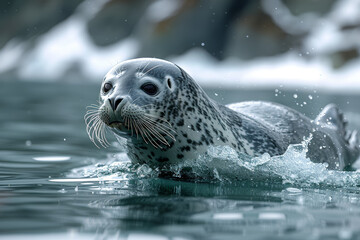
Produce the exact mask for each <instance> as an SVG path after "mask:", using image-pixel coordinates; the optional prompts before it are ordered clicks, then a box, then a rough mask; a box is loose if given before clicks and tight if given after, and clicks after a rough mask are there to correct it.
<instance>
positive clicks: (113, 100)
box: [109, 96, 124, 111]
mask: <svg viewBox="0 0 360 240" xmlns="http://www.w3.org/2000/svg"><path fill="white" fill-rule="evenodd" d="M123 99H124V98H122V97H119V96H116V97H115V98H109V102H110V106H111V108H112V110H113V111H115V110H116V109H117V107H118V106H119V104H120V103H121V102H122V100H123Z"/></svg>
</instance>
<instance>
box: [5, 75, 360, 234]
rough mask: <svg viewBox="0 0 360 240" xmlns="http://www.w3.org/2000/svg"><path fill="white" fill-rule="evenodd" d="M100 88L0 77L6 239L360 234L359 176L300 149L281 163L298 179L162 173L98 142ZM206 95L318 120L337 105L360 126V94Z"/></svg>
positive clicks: (284, 172) (272, 92) (259, 92)
mask: <svg viewBox="0 0 360 240" xmlns="http://www.w3.org/2000/svg"><path fill="white" fill-rule="evenodd" d="M98 87H99V86H98V84H89V83H77V84H68V83H53V84H49V83H41V82H34V83H26V82H21V83H20V82H11V81H4V82H1V83H0V106H1V114H0V136H1V137H0V233H1V235H0V238H4V239H22V238H25V236H26V238H27V239H29V238H32V239H48V238H49V237H52V238H55V239H64V238H65V237H66V238H70V237H73V238H74V239H83V238H84V239H117V238H119V239H265V238H266V239H359V238H360V228H359V224H360V188H359V186H358V182H359V181H358V179H359V178H358V177H357V174H358V173H357V172H336V171H332V172H319V171H320V170H321V169H323V168H322V166H319V165H311V162H306V159H305V160H302V161H303V162H304V164H302V162H301V161H297V160H299V159H300V160H301V156H300V157H294V155H292V156H291V157H285V158H282V159H280V160H281V161H285V163H289V164H294V165H293V166H291V167H292V169H295V170H294V171H295V172H294V173H295V175H294V174H293V175H291V174H287V173H288V171H290V170H289V169H288V170H287V169H286V168H282V169H281V171H280V172H278V175H279V176H278V177H279V178H276V177H274V175H273V172H271V173H269V175H268V178H267V177H266V176H265V178H262V179H257V178H256V176H257V175H256V171H258V170H259V169H257V168H254V169H252V170H251V169H250V170H249V172H250V177H247V178H245V179H242V178H241V177H240V178H237V176H236V175H235V176H234V178H227V179H226V177H224V176H227V177H228V176H229V175H226V174H228V173H221V169H217V170H218V172H217V174H220V176H219V175H216V174H215V175H214V177H213V178H211V179H210V180H209V181H199V182H186V181H179V180H176V179H163V178H159V177H158V176H157V173H156V171H153V170H151V169H149V168H147V167H146V166H133V165H131V164H130V163H128V159H127V157H126V155H125V154H124V153H122V152H121V149H119V148H117V147H116V145H117V144H116V143H115V139H114V138H110V139H111V141H112V142H113V146H111V147H109V148H107V149H103V148H102V149H98V148H96V147H95V146H94V145H93V144H92V143H91V142H90V140H89V139H88V137H87V135H86V131H85V125H84V121H83V116H84V114H85V112H86V108H85V107H86V106H87V105H90V104H92V103H96V99H97V94H98ZM207 91H208V93H209V95H210V96H211V97H212V98H214V99H216V100H217V101H220V102H224V103H230V102H236V101H244V100H271V101H277V102H280V103H283V104H286V105H289V106H292V107H294V108H296V109H298V110H300V111H302V112H304V113H306V115H308V116H310V117H314V116H315V115H316V113H318V112H319V111H320V108H321V107H323V106H324V105H325V104H327V103H329V102H336V103H338V104H339V105H340V107H341V108H342V109H343V110H344V111H345V114H346V116H347V117H348V119H349V120H350V127H351V128H357V129H360V110H359V108H358V106H357V105H358V102H360V97H359V96H357V95H340V94H325V93H321V92H318V91H314V90H307V89H300V90H298V91H287V90H284V89H282V88H280V87H279V89H277V90H275V89H274V90H249V89H236V90H232V91H226V90H221V89H220V90H219V89H216V90H214V89H208V90H207ZM304 102H306V103H304ZM291 153H292V154H294V152H291ZM300 153H301V151H300ZM221 154H222V155H221ZM221 154H220V157H222V158H223V159H225V160H227V159H229V158H228V156H225V155H224V153H221ZM205 160H206V159H205ZM278 160H279V159H278ZM281 161H279V163H281ZM274 162H276V159H275V160H274V159H270V163H271V165H270V166H274V164H273V163H274ZM229 164H234V162H231V161H230V162H228V163H226V166H224V168H223V169H227V170H229V168H228V167H227V166H229ZM267 164H268V163H267ZM289 164H288V165H289ZM309 164H310V165H309ZM261 166H263V165H261ZM308 166H310V167H308ZM296 167H298V168H299V169H300V170H299V171H298V172H297V170H296V169H297V168H296ZM239 169H240V168H239ZM277 169H279V168H277ZM311 169H312V170H313V172H311V171H310V170H311ZM314 169H315V170H314ZM319 169H320V170H319ZM230 170H231V169H230ZM233 170H234V171H235V170H238V169H237V168H236V167H235V168H233ZM318 170H319V171H318ZM219 171H220V172H219ZM306 171H308V172H306ZM212 173H214V172H212ZM251 173H254V177H251ZM297 173H298V174H297ZM224 174H225V175H224ZM301 174H303V175H301ZM306 174H308V175H306ZM239 175H240V173H239ZM304 176H305V177H304ZM312 176H313V178H311V177H312ZM301 177H302V178H304V179H307V180H308V181H303V180H302V179H301ZM297 179H300V180H299V181H296V180H297ZM329 181H333V182H330V183H329V184H326V183H327V182H329Z"/></svg>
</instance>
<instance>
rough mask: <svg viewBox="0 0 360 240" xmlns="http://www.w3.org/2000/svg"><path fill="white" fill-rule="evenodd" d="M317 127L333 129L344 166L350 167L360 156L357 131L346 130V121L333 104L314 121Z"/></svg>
mask: <svg viewBox="0 0 360 240" xmlns="http://www.w3.org/2000/svg"><path fill="white" fill-rule="evenodd" d="M315 123H316V124H317V125H322V126H326V127H328V128H330V129H333V130H334V131H335V132H336V134H337V139H338V140H339V143H340V146H341V148H342V149H343V150H344V152H343V153H344V154H345V155H344V156H346V157H345V159H344V165H345V167H346V166H351V165H352V164H353V163H354V162H355V161H356V160H357V159H358V157H359V154H360V139H359V137H358V134H357V131H349V130H346V125H347V121H346V120H345V119H344V114H343V113H342V112H341V111H340V110H339V108H338V107H337V106H336V105H335V104H329V105H327V106H326V107H325V108H324V110H322V111H321V112H320V114H319V115H318V116H317V118H316V119H315Z"/></svg>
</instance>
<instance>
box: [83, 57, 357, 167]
mask: <svg viewBox="0 0 360 240" xmlns="http://www.w3.org/2000/svg"><path fill="white" fill-rule="evenodd" d="M85 120H86V123H87V132H88V134H89V136H90V139H91V140H92V141H93V142H94V143H95V144H97V145H99V144H100V145H103V146H107V145H108V142H107V140H106V137H105V132H106V130H107V129H111V130H112V131H113V132H114V133H115V136H117V137H118V138H125V139H126V146H127V149H128V152H127V154H128V156H129V158H130V159H131V160H132V162H134V163H146V164H148V165H150V166H155V167H156V166H164V165H168V164H174V163H178V162H181V161H184V160H192V159H196V158H197V156H198V155H199V154H202V153H204V152H206V150H207V149H208V148H209V146H210V145H214V146H218V145H220V146H230V147H231V148H233V149H234V150H236V151H237V152H238V153H241V154H246V155H248V156H260V155H262V154H264V153H268V154H270V156H275V155H281V154H283V153H284V152H285V151H286V149H287V148H288V146H289V145H290V144H298V143H301V142H302V141H303V140H304V138H306V137H309V136H312V140H311V141H310V143H309V146H308V153H307V154H308V157H309V158H310V159H311V160H312V161H313V162H320V163H324V162H326V163H328V168H329V169H337V170H342V169H344V168H345V167H347V166H350V165H351V164H352V163H353V162H354V161H355V160H356V159H357V158H358V157H359V152H360V151H359V139H358V137H357V132H355V131H353V132H350V131H346V129H345V125H346V122H345V121H344V118H343V114H342V113H341V112H340V111H339V109H338V108H337V107H336V106H335V105H333V104H330V105H328V106H326V107H325V108H324V109H323V111H322V112H321V113H320V114H319V116H318V117H317V118H316V119H315V120H311V119H309V118H307V117H305V116H304V115H303V114H301V113H299V112H297V111H295V110H293V109H291V108H288V107H286V106H282V105H280V104H276V103H270V102H260V101H254V102H241V103H236V104H231V105H227V106H224V105H221V104H218V103H216V102H215V101H213V100H212V99H210V98H209V97H208V96H207V95H206V93H205V92H204V91H203V90H202V88H201V87H200V86H199V85H198V84H197V83H196V82H195V81H194V80H193V79H192V78H191V77H190V76H189V75H188V74H187V73H186V72H185V71H184V70H183V69H181V68H180V67H179V66H177V65H175V64H173V63H171V62H168V61H164V60H161V59H154V58H140V59H133V60H128V61H124V62H122V63H120V64H118V65H116V66H115V67H113V68H112V69H111V70H110V71H109V72H108V73H107V74H106V76H105V78H104V80H103V82H102V85H101V90H100V101H99V105H93V106H92V107H91V109H90V110H88V112H87V114H86V115H85Z"/></svg>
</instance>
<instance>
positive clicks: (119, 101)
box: [115, 97, 123, 109]
mask: <svg viewBox="0 0 360 240" xmlns="http://www.w3.org/2000/svg"><path fill="white" fill-rule="evenodd" d="M122 100H123V98H121V97H116V99H115V109H116V108H117V107H118V106H119V104H120V103H121V101H122Z"/></svg>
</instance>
